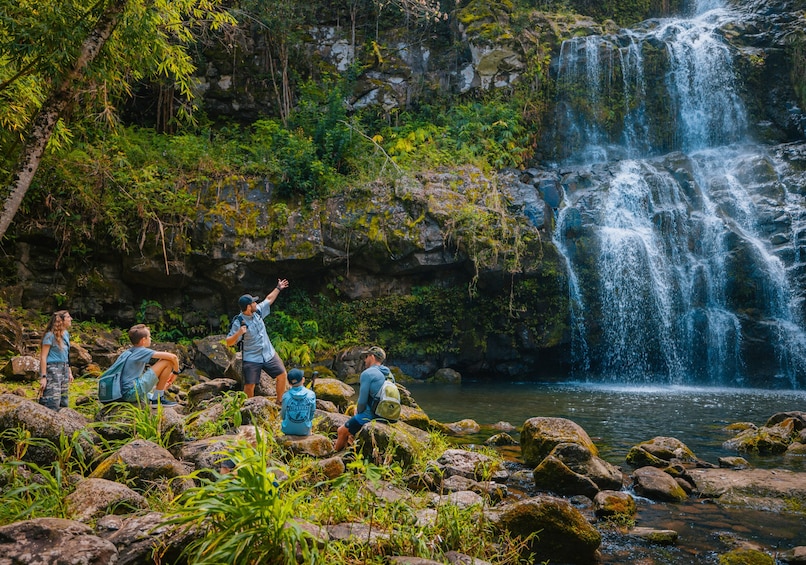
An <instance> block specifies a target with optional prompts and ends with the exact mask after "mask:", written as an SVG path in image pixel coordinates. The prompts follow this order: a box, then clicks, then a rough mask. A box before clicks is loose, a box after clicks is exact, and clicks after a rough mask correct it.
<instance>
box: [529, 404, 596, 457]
mask: <svg viewBox="0 0 806 565" xmlns="http://www.w3.org/2000/svg"><path fill="white" fill-rule="evenodd" d="M560 443H576V444H579V445H582V446H584V447H585V448H587V449H588V451H590V453H591V455H593V456H597V457H598V456H599V450H598V449H597V448H596V446H595V445H594V444H593V440H591V438H590V436H588V434H587V432H586V431H585V430H583V429H582V427H581V426H579V425H578V424H576V423H575V422H572V421H571V420H567V419H565V418H548V417H542V416H541V417H537V418H529V419H528V420H526V422H524V424H523V427H522V428H521V454H522V457H523V461H524V463H526V464H527V465H529V466H531V467H536V466H537V465H538V464H539V463H540V462H541V461H542V460H543V459H544V458H545V457H546V456H547V455H548V454H549V453H551V451H552V450H553V449H554V448H555V447H556V446H557V445H558V444H560Z"/></svg>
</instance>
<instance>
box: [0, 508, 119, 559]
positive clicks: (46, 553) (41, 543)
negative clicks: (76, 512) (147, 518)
mask: <svg viewBox="0 0 806 565" xmlns="http://www.w3.org/2000/svg"><path fill="white" fill-rule="evenodd" d="M0 563H8V564H16V563H25V564H26V565H53V564H54V563H58V564H59V565H119V564H120V562H119V561H118V551H117V549H116V548H115V546H114V545H113V544H111V543H110V542H108V541H106V540H103V539H101V538H100V537H98V536H96V535H95V533H94V532H93V531H92V528H90V527H89V526H87V525H85V524H82V523H81V522H75V521H73V520H64V519H62V518H36V519H33V520H25V521H23V522H15V523H13V524H9V525H7V526H3V527H0Z"/></svg>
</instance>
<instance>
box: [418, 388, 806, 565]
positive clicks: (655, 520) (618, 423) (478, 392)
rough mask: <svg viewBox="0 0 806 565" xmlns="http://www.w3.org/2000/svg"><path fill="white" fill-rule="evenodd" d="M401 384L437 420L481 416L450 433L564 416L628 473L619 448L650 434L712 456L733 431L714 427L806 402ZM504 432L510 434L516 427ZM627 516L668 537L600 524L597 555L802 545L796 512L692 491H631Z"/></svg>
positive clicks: (647, 557) (622, 557)
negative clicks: (662, 495)
mask: <svg viewBox="0 0 806 565" xmlns="http://www.w3.org/2000/svg"><path fill="white" fill-rule="evenodd" d="M405 386H406V388H407V389H408V390H409V391H410V392H411V394H412V396H413V397H414V399H415V400H416V401H417V403H418V404H419V405H420V407H421V408H422V409H423V410H424V411H425V412H426V413H427V414H428V415H429V416H430V417H431V418H433V419H436V420H438V421H440V422H443V423H450V422H455V421H458V420H462V419H465V418H470V419H473V420H475V421H476V422H477V423H478V424H479V425H480V426H481V428H482V429H481V431H480V432H479V433H478V434H474V435H472V436H465V437H464V438H461V439H460V440H459V441H460V442H464V443H482V442H483V441H484V440H485V439H487V437H489V436H491V435H493V434H496V433H499V431H500V430H499V429H497V428H494V427H493V425H494V424H496V423H499V422H508V423H510V424H512V425H513V426H515V427H516V428H520V427H521V425H522V424H523V423H524V422H525V421H526V420H527V419H529V418H532V417H535V416H550V417H559V418H568V419H570V420H572V421H574V422H576V423H577V424H579V425H580V426H582V428H584V429H585V431H586V432H587V433H588V435H590V436H591V438H592V439H593V441H594V443H595V444H596V446H597V447H598V448H599V450H600V456H601V457H602V458H604V459H606V460H607V461H609V462H610V463H613V464H615V465H619V466H622V467H623V469H624V471H625V472H628V473H629V471H630V467H629V466H628V465H627V464H626V462H625V459H624V458H625V456H626V454H627V451H628V450H629V449H630V447H632V446H633V445H636V444H638V443H640V442H642V441H646V440H649V439H652V438H653V437H656V436H670V437H675V438H677V439H679V440H680V441H682V442H683V443H685V444H686V445H687V446H688V447H689V448H690V449H691V450H692V451H693V452H694V453H695V455H697V457H699V458H700V459H703V460H705V461H709V462H711V463H717V462H718V459H719V457H725V456H730V455H737V453H736V452H735V451H731V450H726V449H724V448H723V447H722V443H723V442H724V441H725V440H727V439H729V438H731V437H733V433H731V432H726V431H724V427H725V426H726V425H728V424H731V423H734V422H752V423H754V424H756V425H758V426H761V425H763V424H764V423H765V422H766V421H767V419H768V418H769V417H770V416H772V415H773V414H776V413H778V412H788V411H795V410H801V411H802V410H806V391H792V390H758V389H752V390H751V389H728V388H700V387H691V386H657V387H652V386H641V387H635V386H630V385H619V384H589V383H563V384H554V383H553V384H541V383H533V382H524V383H463V384H461V385H444V384H424V383H411V384H406V385H405ZM510 435H512V436H513V437H514V438H515V439H518V434H517V431H514V432H511V433H510ZM517 455H518V454H517V452H515V453H513V452H512V451H508V452H507V454H506V456H507V457H510V458H517ZM741 455H742V456H744V457H745V459H747V460H748V461H749V462H750V463H751V464H752V465H753V466H755V467H760V468H769V469H790V470H793V471H798V472H803V473H806V457H792V456H789V457H786V456H755V457H754V456H750V455H746V454H741ZM804 481H806V475H804ZM636 525H637V526H644V527H652V528H661V529H672V530H675V531H676V532H678V534H679V539H678V542H677V543H676V544H675V545H674V546H669V547H661V546H652V545H649V544H646V543H644V542H641V541H638V540H636V539H635V538H631V537H629V536H625V535H622V534H619V533H617V532H609V531H604V533H603V540H602V547H601V550H602V563H609V564H619V565H621V564H623V565H627V564H634V563H653V564H665V565H683V564H690V563H714V564H716V563H718V556H719V554H721V553H724V552H726V551H727V550H728V549H730V547H732V544H733V543H735V542H749V543H755V544H759V545H760V546H761V547H762V548H763V549H764V550H765V551H769V552H777V551H781V552H783V551H786V550H788V549H791V548H793V547H797V546H804V545H806V516H803V515H795V514H786V513H774V512H765V511H759V510H749V509H736V508H723V507H720V506H718V505H716V504H714V503H712V502H708V501H703V500H698V499H696V498H690V499H689V500H688V501H686V502H685V503H683V504H666V503H655V502H652V501H649V500H646V499H641V498H639V499H638V515H637V517H636Z"/></svg>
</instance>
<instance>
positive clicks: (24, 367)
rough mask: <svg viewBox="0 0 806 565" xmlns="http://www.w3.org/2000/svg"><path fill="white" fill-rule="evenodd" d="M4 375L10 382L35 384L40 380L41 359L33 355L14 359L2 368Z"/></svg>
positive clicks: (19, 356) (18, 356)
mask: <svg viewBox="0 0 806 565" xmlns="http://www.w3.org/2000/svg"><path fill="white" fill-rule="evenodd" d="M2 374H3V376H4V377H6V378H7V379H9V380H13V381H28V382H33V381H36V380H38V379H39V359H37V358H36V357H33V356H32V355H17V356H15V357H12V358H11V360H10V361H9V362H8V363H6V364H5V365H4V366H3V368H2Z"/></svg>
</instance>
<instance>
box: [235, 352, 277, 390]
mask: <svg viewBox="0 0 806 565" xmlns="http://www.w3.org/2000/svg"><path fill="white" fill-rule="evenodd" d="M260 371H266V372H267V373H268V374H269V376H270V377H271V378H273V379H276V378H277V377H278V376H280V375H282V374H283V373H285V365H283V360H282V359H280V356H279V355H277V354H275V355H274V357H272V358H271V359H269V360H268V361H266V362H265V363H254V362H252V361H244V362H243V382H244V384H247V385H256V384H257V383H259V382H260Z"/></svg>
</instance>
